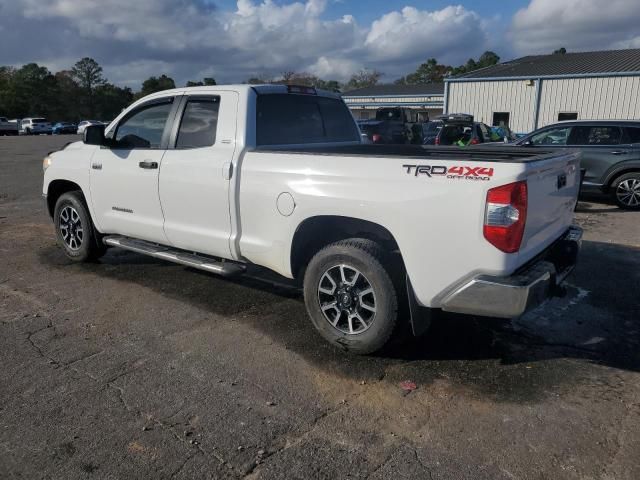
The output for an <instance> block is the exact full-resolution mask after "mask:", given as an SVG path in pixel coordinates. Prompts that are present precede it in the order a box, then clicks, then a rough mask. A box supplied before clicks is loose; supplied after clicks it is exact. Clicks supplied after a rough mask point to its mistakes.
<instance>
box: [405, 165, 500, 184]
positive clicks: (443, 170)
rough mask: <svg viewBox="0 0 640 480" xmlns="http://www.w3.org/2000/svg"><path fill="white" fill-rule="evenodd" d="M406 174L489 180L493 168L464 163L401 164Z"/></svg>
mask: <svg viewBox="0 0 640 480" xmlns="http://www.w3.org/2000/svg"><path fill="white" fill-rule="evenodd" d="M402 167H403V168H405V169H406V171H407V174H409V175H413V176H414V177H418V176H420V175H426V176H427V177H429V178H431V177H446V178H450V179H454V180H460V179H462V180H481V181H489V180H491V177H493V168H487V167H468V166H466V165H462V166H457V165H456V166H453V167H446V166H444V165H403V166H402Z"/></svg>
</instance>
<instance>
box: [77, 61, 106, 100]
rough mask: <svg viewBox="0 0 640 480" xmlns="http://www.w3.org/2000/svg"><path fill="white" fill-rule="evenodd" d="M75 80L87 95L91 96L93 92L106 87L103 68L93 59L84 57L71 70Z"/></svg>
mask: <svg viewBox="0 0 640 480" xmlns="http://www.w3.org/2000/svg"><path fill="white" fill-rule="evenodd" d="M71 74H72V76H73V79H74V80H75V81H76V82H78V85H80V87H82V88H83V89H84V90H86V91H87V93H89V94H91V93H92V92H93V90H94V89H95V88H96V87H97V86H99V85H104V84H105V83H106V80H105V79H104V77H103V76H102V67H101V66H100V65H99V64H98V62H96V61H95V60H94V59H93V58H89V57H84V58H83V59H82V60H79V61H78V62H76V64H75V65H74V66H73V67H72V68H71Z"/></svg>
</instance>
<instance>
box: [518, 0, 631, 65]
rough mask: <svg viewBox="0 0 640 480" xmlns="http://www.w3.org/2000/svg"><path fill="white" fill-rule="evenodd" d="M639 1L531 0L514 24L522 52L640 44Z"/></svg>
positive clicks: (520, 11) (519, 12) (626, 46)
mask: <svg viewBox="0 0 640 480" xmlns="http://www.w3.org/2000/svg"><path fill="white" fill-rule="evenodd" d="M639 21H640V1H638V0H607V1H606V2H605V1H604V0H603V1H598V2H596V1H594V0H532V1H531V3H530V4H529V5H528V6H527V7H526V8H523V9H521V10H519V11H518V12H517V13H516V14H515V16H514V18H513V20H512V23H511V32H510V36H511V38H512V39H513V41H514V46H515V48H516V50H517V51H518V52H520V53H551V52H552V51H553V50H554V49H556V48H559V47H566V48H567V49H569V50H606V49H608V48H629V47H633V46H637V45H640V30H639V29H638V22H639Z"/></svg>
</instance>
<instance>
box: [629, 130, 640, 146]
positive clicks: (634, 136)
mask: <svg viewBox="0 0 640 480" xmlns="http://www.w3.org/2000/svg"><path fill="white" fill-rule="evenodd" d="M627 141H628V142H629V143H640V128H637V127H628V128H627Z"/></svg>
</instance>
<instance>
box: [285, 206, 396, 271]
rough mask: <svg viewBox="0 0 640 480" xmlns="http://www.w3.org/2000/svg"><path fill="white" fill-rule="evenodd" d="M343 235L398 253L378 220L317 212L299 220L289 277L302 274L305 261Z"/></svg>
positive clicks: (293, 243)
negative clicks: (376, 244)
mask: <svg viewBox="0 0 640 480" xmlns="http://www.w3.org/2000/svg"><path fill="white" fill-rule="evenodd" d="M347 238H365V239H367V240H373V241H375V242H377V243H379V244H380V245H381V246H382V247H383V248H384V249H385V250H387V251H389V252H397V253H398V254H400V248H399V246H398V242H397V241H396V239H395V238H394V236H393V234H392V233H391V232H390V231H389V230H388V229H387V228H386V227H384V226H382V225H380V224H378V223H375V222H371V221H369V220H363V219H360V218H354V217H345V216H338V215H317V216H313V217H309V218H306V219H305V220H303V221H302V222H301V223H300V224H299V225H298V227H297V228H296V230H295V233H294V235H293V238H292V241H291V250H290V262H291V263H290V267H291V274H292V275H293V278H295V279H300V278H302V277H303V276H304V270H305V267H306V265H307V264H308V263H309V261H310V260H311V258H312V257H313V256H314V255H315V254H316V253H317V252H318V251H319V250H320V249H322V248H323V247H325V246H326V245H329V244H331V243H334V242H337V241H340V240H345V239H347Z"/></svg>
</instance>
